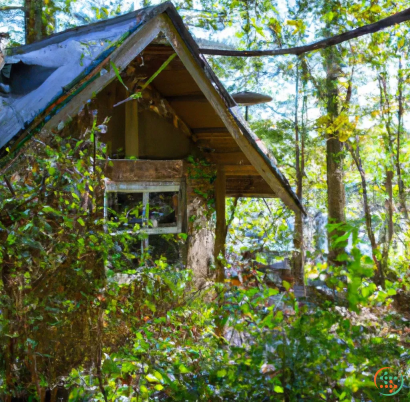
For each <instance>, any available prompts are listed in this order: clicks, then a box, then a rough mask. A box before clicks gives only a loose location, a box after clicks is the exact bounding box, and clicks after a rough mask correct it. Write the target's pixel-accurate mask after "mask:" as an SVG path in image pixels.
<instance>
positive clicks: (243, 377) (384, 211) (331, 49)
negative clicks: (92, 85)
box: [0, 0, 410, 402]
mask: <svg viewBox="0 0 410 402" xmlns="http://www.w3.org/2000/svg"><path fill="white" fill-rule="evenodd" d="M154 4H157V3H156V2H155V3H154V2H152V3H151V2H149V1H143V2H138V1H127V0H110V1H102V0H81V1H80V0H64V1H62V0H25V1H23V0H15V1H14V0H13V1H10V0H0V68H3V66H2V64H1V63H2V61H3V60H4V59H5V57H6V56H7V50H6V49H7V48H18V47H19V46H21V45H24V44H26V43H27V44H28V43H33V42H35V41H38V40H41V39H43V38H45V37H47V36H48V35H51V34H53V33H57V32H61V31H63V30H66V29H69V28H73V27H76V26H80V25H86V24H89V23H92V22H96V21H99V20H104V19H108V18H113V17H115V16H119V15H122V14H125V13H127V12H131V11H133V10H137V9H139V8H142V7H147V6H151V5H154ZM174 5H175V6H176V8H177V10H178V12H179V14H180V15H181V17H182V18H183V21H184V24H185V25H186V26H187V27H188V29H189V31H190V33H191V34H192V35H193V37H194V38H195V40H196V41H197V42H198V46H199V52H200V53H202V55H203V56H202V57H206V59H207V61H208V63H209V64H210V66H211V67H212V69H213V70H214V72H215V73H216V75H217V77H218V79H219V80H221V81H222V83H223V84H224V85H225V87H226V88H227V89H228V91H229V93H231V94H235V93H238V92H244V91H249V92H258V93H263V94H266V95H269V96H270V97H271V98H272V99H273V100H272V101H271V102H268V103H263V104H258V105H252V106H246V111H245V107H241V108H242V109H243V112H244V114H245V112H246V116H247V119H248V122H247V123H248V124H249V126H250V127H251V128H252V129H253V130H254V132H255V133H256V134H257V136H258V137H259V138H260V139H262V140H263V141H264V143H265V144H266V146H267V147H268V148H269V152H271V153H272V154H273V155H274V157H275V160H276V165H277V167H278V168H280V169H281V171H282V172H283V173H284V175H285V176H286V177H287V178H288V180H289V182H290V185H291V187H292V189H293V190H294V192H295V194H296V195H297V197H298V198H299V199H300V200H301V202H302V204H303V207H304V209H305V210H306V216H305V215H304V214H303V213H302V212H301V211H299V212H296V213H293V212H292V211H290V210H289V209H287V208H286V207H285V206H284V205H283V204H282V203H281V202H280V201H279V200H278V199H276V198H266V199H265V198H263V197H262V198H245V197H236V198H229V199H227V206H226V232H225V233H223V237H224V240H225V241H224V242H223V243H224V244H223V247H221V250H222V252H221V253H220V254H219V255H218V256H217V258H216V259H215V261H214V262H213V265H212V269H211V272H209V280H208V281H207V282H206V284H205V285H203V286H201V287H200V288H199V289H198V286H197V284H196V282H195V280H194V278H193V273H192V272H191V271H190V270H188V269H186V268H185V267H184V266H182V265H181V264H178V263H174V261H171V260H167V258H165V257H164V256H163V255H158V254H153V253H151V252H150V251H149V250H148V249H146V250H145V249H143V248H142V251H141V248H140V249H139V250H137V251H136V248H137V249H138V247H136V246H135V244H136V239H137V240H138V242H140V243H141V242H142V243H143V242H144V240H146V237H147V235H146V234H144V233H140V232H138V231H137V230H136V229H135V227H134V233H132V231H131V232H127V231H122V232H121V231H120V230H119V229H120V228H121V227H122V225H125V224H127V222H128V219H129V216H128V215H129V211H125V212H124V211H122V212H118V211H117V212H115V211H114V212H112V214H113V216H114V218H113V219H111V220H107V216H104V205H103V203H102V202H101V200H102V199H103V198H104V192H105V191H106V178H105V176H104V168H103V166H104V164H108V163H109V162H108V161H109V156H110V155H109V152H110V150H109V149H108V147H107V146H106V145H105V144H104V143H103V142H102V141H100V140H101V136H102V135H103V133H104V131H105V129H106V125H107V124H108V122H109V119H110V117H111V116H103V118H104V123H103V124H100V123H98V122H97V117H96V116H95V115H93V111H92V110H91V106H85V107H84V109H83V110H82V112H81V113H83V115H86V116H87V119H88V120H87V122H88V124H87V126H86V127H81V130H80V132H79V133H76V132H73V131H70V130H71V129H70V127H69V126H66V127H64V126H63V127H60V128H59V129H58V130H55V132H54V133H53V134H52V135H51V136H46V135H42V134H41V135H35V136H33V137H32V138H31V139H30V140H29V141H28V142H27V143H26V144H25V145H23V146H22V147H21V148H20V149H17V150H16V151H14V150H11V149H10V148H6V149H5V150H4V157H3V158H2V159H1V160H0V183H1V186H0V270H1V277H0V354H1V355H0V400H2V401H3V400H4V401H5V402H12V401H34V400H37V401H40V402H43V401H44V402H45V401H50V402H54V401H58V400H63V401H70V402H74V401H78V402H80V401H104V402H108V401H110V402H111V401H112V402H114V401H124V402H125V401H129V402H136V401H151V400H152V401H157V400H158V401H243V400H246V399H248V400H251V401H286V402H287V401H321V400H323V401H329V402H331V401H335V402H336V401H340V402H347V401H349V402H351V401H379V400H384V399H383V398H385V396H383V392H381V390H380V389H379V387H380V386H379V385H378V384H379V383H377V381H376V380H377V378H376V377H377V372H378V370H380V369H382V368H386V367H387V368H389V369H391V372H394V373H396V374H395V375H396V376H397V378H398V379H399V380H400V378H401V383H400V381H398V382H397V381H396V379H395V380H394V381H396V382H394V384H396V385H397V384H398V385H399V386H400V384H401V388H400V389H399V390H398V391H397V392H398V393H397V395H396V394H395V395H388V394H384V395H388V396H392V400H397V401H404V400H408V398H409V396H410V378H409V370H410V367H409V364H410V354H409V352H408V351H409V346H410V271H409V268H410V265H409V264H410V259H409V257H410V220H409V219H410V218H409V208H410V196H409V194H410V159H409V155H410V126H409V125H410V118H409V106H408V105H409V100H410V55H409V50H408V49H409V45H410V42H409V27H410V23H409V19H410V12H409V11H408V10H409V7H410V3H409V2H403V1H398V2H397V1H396V2H392V1H390V0H386V1H379V0H374V1H373V0H372V1H361V0H360V1H356V0H353V1H344V0H337V1H336V0H326V1H325V0H315V1H304V0H294V1H287V2H282V1H277V2H276V1H263V2H257V1H242V0H238V1H233V2H232V1H229V2H228V1H225V0H218V1H216V2H210V1H208V0H201V1H197V2H194V3H193V2H186V1H180V2H174ZM289 49H290V50H289ZM142 63H143V62H142ZM3 65H4V62H3ZM113 68H114V69H115V68H116V67H115V66H114V67H113ZM161 68H162V69H165V68H166V65H162V67H161ZM161 68H160V69H159V70H158V74H160V73H161V71H162V70H161ZM0 74H2V73H1V71H0ZM116 75H117V80H118V81H119V82H120V85H121V86H125V87H126V83H124V82H123V78H124V77H123V76H122V75H121V74H120V72H119V71H116ZM156 76H157V75H155V76H153V77H154V78H155V77H156ZM154 78H153V79H154ZM0 93H5V94H6V87H5V86H3V84H2V83H1V81H0ZM98 118H101V116H99V117H98ZM0 130H1V122H0ZM0 134H1V133H0ZM187 163H189V164H190V167H191V171H192V172H195V174H200V175H201V178H202V179H204V180H205V181H207V182H208V183H209V184H212V185H214V181H215V180H218V179H217V176H216V175H215V173H214V172H213V171H211V170H212V169H211V168H210V166H209V163H208V162H207V161H205V160H199V159H198V158H196V157H194V156H190V157H189V158H187ZM198 172H199V173H198ZM197 195H198V196H200V197H202V199H203V200H204V202H205V204H206V205H207V207H208V208H209V209H208V214H207V215H206V219H205V222H206V223H205V225H209V226H210V227H214V226H215V225H216V220H217V219H216V216H215V209H216V208H217V205H216V203H217V202H218V201H215V196H214V194H213V193H212V192H211V193H204V192H201V191H200V189H197ZM132 213H134V212H132ZM127 214H128V215H127ZM135 218H136V219H135V221H136V222H137V221H138V218H141V217H140V216H138V214H137V213H135ZM138 222H140V221H138ZM189 224H190V225H191V227H194V226H195V225H197V221H195V217H194V218H193V219H192V220H191V221H190V222H189ZM113 231H115V232H116V233H117V232H118V234H117V235H116V236H112V234H111V233H112V232H113ZM137 232H138V233H137ZM188 237H189V236H188V234H186V233H179V234H177V235H170V234H166V235H163V237H162V238H163V239H164V240H165V241H166V242H167V244H171V246H172V248H173V249H177V248H178V247H182V248H183V245H184V242H186V241H187V238H188ZM140 243H138V244H140ZM275 264H285V265H286V264H289V270H287V271H286V273H285V274H284V275H282V276H281V278H280V283H278V281H277V278H276V277H275V278H273V276H272V275H271V273H269V272H268V268H269V267H271V268H272V267H274V266H278V265H275ZM281 266H282V265H281ZM218 267H219V268H218ZM220 267H222V274H221V269H220ZM300 292H302V293H300ZM375 375H376V377H375ZM392 381H393V380H392ZM392 384H393V383H392ZM394 384H393V385H394ZM393 385H392V387H393ZM383 386H384V384H383ZM387 386H388V385H386V388H387ZM396 388H397V387H396ZM392 389H393V390H394V388H392ZM388 391H389V392H390V388H388V389H387V390H386V391H384V392H388Z"/></svg>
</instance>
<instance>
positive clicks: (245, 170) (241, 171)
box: [223, 165, 260, 176]
mask: <svg viewBox="0 0 410 402" xmlns="http://www.w3.org/2000/svg"><path fill="white" fill-rule="evenodd" d="M223 168H224V171H225V174H226V175H227V176H260V174H259V172H258V171H257V170H256V169H255V168H254V167H253V166H252V165H224V167H223Z"/></svg>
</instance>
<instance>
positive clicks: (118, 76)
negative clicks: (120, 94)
mask: <svg viewBox="0 0 410 402" xmlns="http://www.w3.org/2000/svg"><path fill="white" fill-rule="evenodd" d="M110 64H111V67H112V69H113V70H114V73H115V75H116V76H117V78H118V81H119V82H121V84H122V85H123V86H124V88H125V89H126V90H127V91H128V90H129V89H128V87H127V86H126V85H125V84H124V81H123V80H122V78H121V75H120V72H119V71H118V68H117V66H116V65H115V64H114V63H113V62H112V61H111V60H110Z"/></svg>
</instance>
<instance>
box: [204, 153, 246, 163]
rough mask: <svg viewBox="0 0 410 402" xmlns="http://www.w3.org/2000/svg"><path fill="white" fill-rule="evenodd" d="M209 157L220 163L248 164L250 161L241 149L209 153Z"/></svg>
mask: <svg viewBox="0 0 410 402" xmlns="http://www.w3.org/2000/svg"><path fill="white" fill-rule="evenodd" d="M208 155H209V158H210V159H211V160H212V161H213V162H214V163H217V164H220V165H250V164H251V163H250V162H249V160H248V159H247V158H246V156H245V154H244V153H243V152H242V151H239V152H223V153H216V152H214V153H210V154H208Z"/></svg>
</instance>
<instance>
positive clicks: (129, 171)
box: [104, 159, 183, 182]
mask: <svg viewBox="0 0 410 402" xmlns="http://www.w3.org/2000/svg"><path fill="white" fill-rule="evenodd" d="M104 173H105V175H106V176H107V177H108V178H109V179H111V180H113V181H119V182H125V181H168V180H169V181H174V180H177V179H180V178H182V176H183V161H181V160H176V161H163V160H161V161H153V160H142V159H139V160H126V159H114V160H111V161H110V163H108V164H107V166H106V167H105V172H104Z"/></svg>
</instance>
